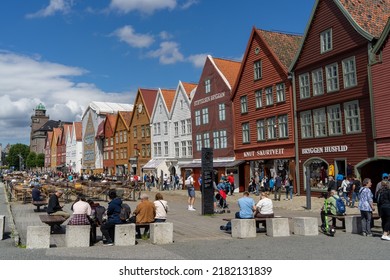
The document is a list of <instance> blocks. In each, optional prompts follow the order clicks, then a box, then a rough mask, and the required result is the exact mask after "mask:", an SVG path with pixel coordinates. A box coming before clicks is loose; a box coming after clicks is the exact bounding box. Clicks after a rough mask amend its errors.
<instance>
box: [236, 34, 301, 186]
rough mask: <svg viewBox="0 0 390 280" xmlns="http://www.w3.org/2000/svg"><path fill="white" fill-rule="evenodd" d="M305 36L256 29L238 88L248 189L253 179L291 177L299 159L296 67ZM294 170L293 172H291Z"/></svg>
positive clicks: (240, 149)
mask: <svg viewBox="0 0 390 280" xmlns="http://www.w3.org/2000/svg"><path fill="white" fill-rule="evenodd" d="M301 39H302V38H301V36H296V35H289V34H283V33H279V32H270V31H265V30H260V29H256V28H253V29H252V32H251V35H250V38H249V41H248V45H247V48H246V51H245V54H244V59H243V62H242V65H241V69H240V72H239V76H238V79H237V83H236V85H235V87H234V89H233V95H232V102H233V108H234V110H233V111H234V131H235V133H234V135H235V142H234V150H235V155H236V159H237V160H245V161H246V165H245V166H246V168H245V171H244V173H243V174H242V175H244V177H243V178H240V180H241V179H242V180H244V181H245V183H244V186H248V185H249V181H250V178H251V177H255V176H259V177H260V179H261V178H262V177H264V176H267V177H268V178H270V177H271V176H272V177H274V176H275V175H276V174H277V173H280V174H281V175H282V176H286V175H291V176H290V177H291V178H292V179H295V168H289V166H290V162H293V160H294V158H295V145H294V122H293V120H294V119H293V117H294V116H293V113H292V112H293V99H292V86H291V80H290V79H289V75H288V66H289V65H290V63H291V61H292V59H293V57H294V55H295V53H296V51H297V49H298V46H299V43H300V41H301ZM290 169H291V170H290Z"/></svg>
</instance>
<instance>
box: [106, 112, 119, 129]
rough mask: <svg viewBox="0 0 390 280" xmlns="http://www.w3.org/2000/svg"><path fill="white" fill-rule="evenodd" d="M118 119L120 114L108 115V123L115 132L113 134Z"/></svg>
mask: <svg viewBox="0 0 390 280" xmlns="http://www.w3.org/2000/svg"><path fill="white" fill-rule="evenodd" d="M117 117H118V114H108V115H107V116H106V121H107V122H109V124H110V127H111V129H112V130H113V131H112V132H114V129H115V124H116V119H117Z"/></svg>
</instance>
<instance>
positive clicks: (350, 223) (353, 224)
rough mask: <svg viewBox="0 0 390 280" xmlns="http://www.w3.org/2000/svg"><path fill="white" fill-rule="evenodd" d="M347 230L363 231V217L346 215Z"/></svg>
mask: <svg viewBox="0 0 390 280" xmlns="http://www.w3.org/2000/svg"><path fill="white" fill-rule="evenodd" d="M344 224H345V232H347V233H356V234H360V233H362V232H363V229H362V217H361V216H360V215H359V216H358V215H357V216H346V217H345V223H344Z"/></svg>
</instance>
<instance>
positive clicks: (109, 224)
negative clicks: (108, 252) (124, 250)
mask: <svg viewBox="0 0 390 280" xmlns="http://www.w3.org/2000/svg"><path fill="white" fill-rule="evenodd" d="M108 197H109V198H110V199H111V201H110V202H109V203H108V208H107V221H105V222H104V223H103V224H102V225H101V226H100V231H101V232H102V234H103V236H104V238H105V239H106V242H105V243H104V246H112V245H114V234H115V225H117V224H122V220H121V218H120V213H121V210H122V207H121V205H122V199H120V198H119V197H117V195H116V191H115V190H111V191H110V192H109V193H108Z"/></svg>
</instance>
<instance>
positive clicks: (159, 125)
mask: <svg viewBox="0 0 390 280" xmlns="http://www.w3.org/2000/svg"><path fill="white" fill-rule="evenodd" d="M157 135H161V123H158V124H157Z"/></svg>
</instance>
